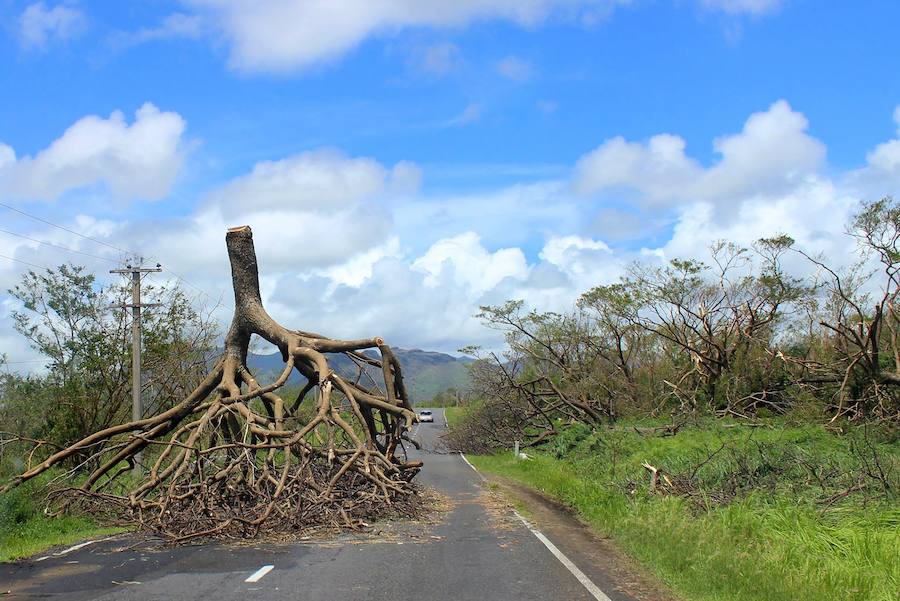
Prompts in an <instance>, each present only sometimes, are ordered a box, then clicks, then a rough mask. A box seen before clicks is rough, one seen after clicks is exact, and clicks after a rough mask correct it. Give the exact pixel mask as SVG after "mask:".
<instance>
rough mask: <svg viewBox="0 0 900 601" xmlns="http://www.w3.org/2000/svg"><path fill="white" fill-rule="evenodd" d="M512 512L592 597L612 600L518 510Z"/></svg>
mask: <svg viewBox="0 0 900 601" xmlns="http://www.w3.org/2000/svg"><path fill="white" fill-rule="evenodd" d="M513 513H514V514H516V517H518V518H519V519H520V520H522V523H523V524H525V527H526V528H528V529H529V530H531V533H532V534H533V535H535V536H536V537H537V539H538V540H539V541H541V542H542V543H544V546H545V547H547V549H549V550H550V552H551V553H553V556H554V557H556V559H558V560H559V563H561V564H563V565H564V566H566V569H567V570H569V571H570V572H571V573H572V575H573V576H575V578H577V579H578V582H580V583H581V585H582V586H583V587H584V588H586V589H587V591H588V592H589V593H590V594H591V595H592V596H593V597H594V599H596V600H597V601H612V599H610V598H609V597H607V596H606V593H604V592H603V591H601V590H600V588H599V587H598V586H597V585H596V584H594V583H593V582H592V581H591V579H590V578H588V577H587V575H586V574H585V573H584V572H582V571H581V570H579V569H578V566H576V565H575V564H574V563H572V560H571V559H569V558H568V557H566V555H565V554H564V553H563V552H562V551H560V550H559V549H558V548H557V547H556V545H554V544H553V542H551V541H550V539H549V538H547V537H546V536H544V533H543V532H541V531H540V530H538V529H537V528H535V527H534V526H532V525H531V523H530V522H529V521H528V520H526V519H525V518H523V517H522V515H521V514H520V513H519V512H518V511H513Z"/></svg>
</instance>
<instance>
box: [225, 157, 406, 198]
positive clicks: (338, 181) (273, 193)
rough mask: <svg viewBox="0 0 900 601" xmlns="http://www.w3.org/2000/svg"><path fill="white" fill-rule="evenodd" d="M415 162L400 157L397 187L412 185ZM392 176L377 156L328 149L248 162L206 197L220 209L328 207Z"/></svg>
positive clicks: (368, 192) (377, 187) (373, 189)
mask: <svg viewBox="0 0 900 601" xmlns="http://www.w3.org/2000/svg"><path fill="white" fill-rule="evenodd" d="M416 169H417V168H416V166H415V165H412V164H411V163H408V162H402V163H399V164H398V165H396V166H395V168H394V171H393V178H395V179H396V181H397V185H399V186H400V187H402V188H413V189H415V188H417V187H418V183H417V181H416V180H417V174H416ZM391 177H392V175H391V172H389V171H388V170H387V169H385V167H383V166H382V165H381V164H380V163H379V162H378V161H375V160H373V159H369V158H349V157H346V156H345V155H343V154H342V153H340V152H338V151H336V150H331V149H325V150H316V151H311V152H304V153H302V154H298V155H294V156H291V157H287V158H284V159H281V160H278V161H264V162H261V163H257V164H256V165H254V167H253V170H252V171H251V172H250V173H249V174H248V175H244V176H241V177H238V178H236V179H234V180H232V181H231V182H229V183H228V184H226V185H225V186H223V187H222V188H220V189H219V190H218V191H216V192H215V193H214V194H213V195H212V197H211V202H212V203H214V204H215V205H216V206H217V207H219V208H220V209H221V210H222V211H224V212H225V213H226V214H234V213H240V212H243V211H248V210H253V211H261V210H264V209H282V210H301V211H303V210H330V209H334V208H341V207H346V206H347V205H348V204H350V203H354V202H357V201H359V200H362V199H364V198H371V197H374V196H376V195H378V194H380V193H381V192H383V191H384V190H385V188H386V186H387V185H388V184H389V183H390V181H389V180H390V178H391Z"/></svg>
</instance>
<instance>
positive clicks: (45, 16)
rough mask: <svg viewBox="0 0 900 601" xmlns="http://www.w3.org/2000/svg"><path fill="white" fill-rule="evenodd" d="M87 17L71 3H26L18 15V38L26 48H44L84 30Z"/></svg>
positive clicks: (68, 38)
mask: <svg viewBox="0 0 900 601" xmlns="http://www.w3.org/2000/svg"><path fill="white" fill-rule="evenodd" d="M86 26H87V18H86V17H85V15H84V13H83V12H82V11H80V10H79V9H77V8H75V7H74V6H72V5H68V4H57V5H56V6H53V7H48V6H47V4H46V3H44V2H35V3H33V4H30V5H28V6H27V7H26V8H25V10H24V11H23V12H22V14H21V15H20V16H19V39H20V41H21V43H22V45H23V46H24V47H26V48H34V49H44V48H46V47H47V46H48V45H49V44H50V43H52V42H54V41H61V42H64V41H66V40H70V39H72V38H74V37H75V36H77V35H79V34H80V33H81V32H82V31H84V29H85V27H86Z"/></svg>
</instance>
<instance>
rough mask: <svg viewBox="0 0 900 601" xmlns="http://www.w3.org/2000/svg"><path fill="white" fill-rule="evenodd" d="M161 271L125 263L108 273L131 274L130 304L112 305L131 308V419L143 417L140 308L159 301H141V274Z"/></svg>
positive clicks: (136, 469) (137, 465) (136, 461)
mask: <svg viewBox="0 0 900 601" xmlns="http://www.w3.org/2000/svg"><path fill="white" fill-rule="evenodd" d="M160 271H162V266H161V265H160V264H159V263H157V264H156V267H149V268H148V267H132V266H131V265H127V266H126V268H125V269H111V270H110V271H109V272H110V273H119V274H123V275H124V274H128V273H130V274H131V304H124V305H113V307H114V308H116V309H131V317H132V318H131V419H132V421H138V420H139V419H141V418H142V417H143V414H144V408H143V407H142V406H141V309H142V308H144V307H158V306H159V303H144V304H142V303H141V274H144V273H154V272H160ZM134 473H135V475H137V476H140V475H141V473H142V469H141V454H140V453H137V454H135V456H134Z"/></svg>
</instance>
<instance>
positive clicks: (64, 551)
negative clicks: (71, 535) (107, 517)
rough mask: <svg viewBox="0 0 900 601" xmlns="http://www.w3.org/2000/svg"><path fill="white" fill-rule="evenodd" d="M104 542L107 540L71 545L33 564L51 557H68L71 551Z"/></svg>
mask: <svg viewBox="0 0 900 601" xmlns="http://www.w3.org/2000/svg"><path fill="white" fill-rule="evenodd" d="M105 540H109V538H101V539H97V540H89V541H87V542H84V543H79V544H77V545H73V546H71V547H69V548H68V549H63V550H62V551H60V552H59V553H54V554H53V555H45V556H44V557H38V558H37V559H35V560H34V561H35V562H38V561H44V560H45V559H50V558H51V557H62V556H63V555H68V554H69V553H71V552H72V551H77V550H78V549H82V548H84V547H87V546H88V545H93V544H94V543H101V542H103V541H105Z"/></svg>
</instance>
